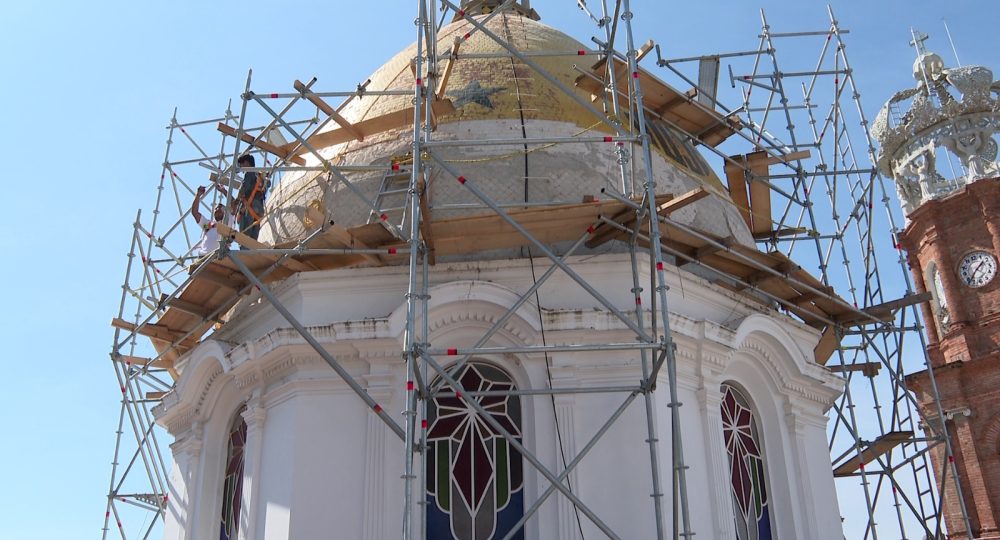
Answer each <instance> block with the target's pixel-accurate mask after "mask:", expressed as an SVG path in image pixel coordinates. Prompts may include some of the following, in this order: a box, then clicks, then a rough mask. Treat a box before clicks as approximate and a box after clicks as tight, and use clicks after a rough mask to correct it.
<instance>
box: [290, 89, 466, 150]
mask: <svg viewBox="0 0 1000 540" xmlns="http://www.w3.org/2000/svg"><path fill="white" fill-rule="evenodd" d="M431 111H432V112H433V113H434V114H435V115H437V116H442V115H445V114H449V113H452V112H454V111H455V106H454V105H453V104H452V103H451V100H448V99H444V100H436V101H432V102H431ZM412 123H413V107H407V108H405V109H403V110H400V111H395V112H391V113H389V114H384V115H382V116H376V117H374V118H366V119H364V120H361V121H360V122H355V123H354V124H353V126H354V128H355V129H356V130H357V131H358V132H360V133H361V134H362V135H363V136H364V137H371V136H372V135H375V134H377V133H382V132H384V131H388V130H390V129H395V128H401V127H404V126H407V125H409V124H412ZM354 138H355V137H354V133H353V132H351V131H348V130H346V129H344V128H340V129H333V130H330V131H324V132H323V133H317V134H314V135H312V136H311V137H309V139H308V143H309V145H310V146H312V147H313V148H317V149H319V148H327V147H330V146H334V145H338V144H341V143H345V142H347V141H351V140H354ZM281 149H282V150H284V151H286V152H288V153H289V154H290V155H293V156H299V155H302V154H305V153H307V152H309V150H307V149H305V148H298V144H297V143H289V144H287V145H285V146H282V147H281Z"/></svg>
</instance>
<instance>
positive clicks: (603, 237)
mask: <svg viewBox="0 0 1000 540" xmlns="http://www.w3.org/2000/svg"><path fill="white" fill-rule="evenodd" d="M635 212H636V211H635V209H633V208H626V209H624V210H622V211H621V212H618V213H617V214H615V215H614V216H613V217H612V218H611V221H614V222H615V223H617V224H619V225H621V226H622V227H625V228H626V229H631V228H632V226H633V225H634V224H635V217H636V215H635ZM626 234H629V233H627V232H625V231H623V230H621V229H619V228H617V227H614V226H611V225H609V224H607V223H600V224H599V225H598V226H597V229H596V230H595V231H594V234H593V235H591V237H590V238H589V239H587V241H586V243H585V244H584V245H586V246H587V247H589V248H594V247H597V246H599V245H601V244H603V243H605V242H608V241H610V240H613V239H615V238H617V237H619V236H623V235H626Z"/></svg>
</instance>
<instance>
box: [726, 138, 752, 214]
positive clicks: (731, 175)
mask: <svg viewBox="0 0 1000 540" xmlns="http://www.w3.org/2000/svg"><path fill="white" fill-rule="evenodd" d="M730 159H732V160H734V161H736V162H737V163H730V162H729V161H726V165H725V167H723V170H724V171H725V172H726V181H727V182H728V183H729V198H730V199H732V201H733V204H734V205H735V206H736V209H737V210H739V211H740V216H742V217H743V221H745V222H746V224H747V228H752V227H753V223H752V222H751V221H750V198H749V197H748V196H747V178H746V172H745V170H744V165H745V163H746V160H744V159H743V156H730Z"/></svg>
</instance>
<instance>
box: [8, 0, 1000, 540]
mask: <svg viewBox="0 0 1000 540" xmlns="http://www.w3.org/2000/svg"><path fill="white" fill-rule="evenodd" d="M339 4H350V5H339ZM950 4H951V5H953V6H956V7H953V8H951V10H949V11H946V8H945V7H944V6H945V4H944V3H941V2H930V1H922V0H921V1H916V0H914V1H902V0H891V1H888V0H887V1H875V2H871V1H868V2H861V1H853V0H846V1H837V2H834V6H833V7H834V10H835V11H836V14H837V16H838V18H839V20H840V22H841V24H842V25H843V26H844V27H846V28H849V29H850V30H851V34H850V35H848V36H847V42H848V44H849V47H850V48H849V50H848V52H849V54H850V58H851V61H852V67H853V68H854V70H855V74H856V77H857V79H858V82H859V84H860V86H861V89H862V93H863V95H862V98H863V100H864V105H865V108H866V112H867V114H868V116H869V118H870V119H871V118H874V115H875V113H876V112H877V110H878V107H879V106H880V105H881V103H882V102H883V101H884V100H885V99H886V98H888V96H889V95H891V93H892V92H894V91H896V90H898V89H901V88H903V87H908V86H910V85H912V78H911V76H910V65H911V63H912V59H913V52H912V49H911V48H910V47H908V46H907V41H908V40H909V27H910V26H916V27H918V28H920V29H922V30H924V31H926V32H928V33H930V34H931V35H932V38H931V41H930V42H929V44H930V46H931V48H933V49H935V50H937V51H938V52H939V53H941V55H942V56H943V57H945V59H946V62H947V63H948V64H949V65H954V59H953V56H952V54H951V51H950V47H949V46H948V43H947V41H946V39H945V37H944V32H943V27H942V24H941V19H942V18H943V17H944V18H947V20H948V23H949V25H950V27H951V30H952V33H953V35H954V38H955V42H956V46H957V47H958V52H959V55H960V57H961V60H962V62H963V63H965V64H970V63H971V64H977V63H978V64H984V65H987V66H989V67H992V68H994V69H996V70H998V71H1000V33H998V32H997V31H996V29H997V28H998V23H1000V15H998V11H997V5H996V4H995V3H994V2H992V1H989V0H979V1H956V2H952V3H950ZM360 5H361V3H360V2H358V3H355V2H351V3H348V2H325V3H320V2H284V3H273V2H272V3H263V2H256V1H244V2H233V1H218V2H191V1H187V0H179V1H176V2H129V3H126V2H120V1H119V2H100V1H99V2H90V3H69V2H66V3H56V2H43V1H37V2H9V3H6V4H5V5H4V6H3V8H2V11H0V13H2V15H0V51H3V52H2V53H0V73H2V74H3V77H2V78H0V102H3V103H5V104H6V105H5V110H4V113H3V117H4V118H5V122H4V123H3V126H2V128H0V148H3V149H4V150H5V152H4V156H5V157H6V161H5V163H4V164H3V170H4V173H3V178H4V186H5V187H6V192H5V193H4V196H3V200H4V201H5V202H6V206H7V207H6V209H5V211H4V212H3V213H2V214H0V216H2V217H0V220H2V223H3V226H4V229H5V230H7V231H8V233H7V234H5V235H2V236H0V248H2V249H3V252H4V253H5V254H6V255H5V261H4V262H5V264H3V265H0V287H2V291H3V295H2V304H0V305H2V306H3V309H2V311H0V317H2V318H3V321H2V324H0V342H2V343H4V344H5V345H6V353H4V354H3V356H2V359H3V364H4V367H5V369H4V376H3V377H0V426H2V430H3V433H5V434H6V436H5V438H4V444H0V486H3V489H2V490H0V538H94V537H95V536H97V535H99V534H100V528H101V526H102V521H103V515H104V507H105V500H104V496H105V494H106V492H107V488H108V479H109V473H110V466H109V462H110V460H111V456H112V450H113V443H114V433H113V432H114V429H115V423H116V420H117V411H118V399H119V396H120V394H119V392H118V388H117V384H116V383H115V381H114V375H113V372H112V369H111V366H110V362H109V360H108V352H109V350H110V347H111V339H112V330H111V328H110V326H109V324H108V322H109V320H110V319H111V318H112V317H113V316H114V315H115V314H116V312H117V305H118V301H119V295H120V285H121V282H122V277H123V272H124V269H125V254H126V252H127V250H128V242H129V239H130V236H131V223H132V221H133V219H134V217H135V211H136V208H138V207H143V208H149V207H150V205H151V203H152V201H153V197H154V195H155V192H154V188H155V185H156V182H157V180H158V177H159V174H160V164H161V161H162V159H163V149H164V141H165V139H166V130H165V129H164V127H165V126H166V124H167V121H168V120H169V118H170V115H171V112H172V111H173V108H174V107H175V106H176V107H179V109H180V115H181V116H182V118H185V119H199V118H208V117H214V116H217V115H218V114H219V113H220V112H221V111H222V110H223V109H224V108H225V105H226V102H227V100H229V99H234V100H238V95H239V93H240V92H241V91H242V88H243V84H244V80H245V77H246V71H247V69H248V68H251V67H252V68H253V69H254V74H255V84H254V88H255V89H256V90H259V91H265V90H266V91H290V90H291V82H292V81H293V80H295V79H302V80H307V79H308V78H310V77H312V76H317V77H319V81H320V82H319V84H318V87H319V88H325V89H348V88H352V87H353V86H354V85H355V84H357V83H358V82H361V81H363V80H364V79H365V78H366V77H367V75H368V73H370V72H371V71H372V70H374V69H375V68H376V67H377V66H379V65H380V64H381V63H382V62H383V61H385V60H387V59H388V58H390V57H391V56H392V55H393V54H394V53H395V52H397V51H398V50H400V49H402V48H403V47H404V46H406V45H407V44H408V43H410V42H411V41H412V40H413V36H414V30H413V25H412V21H413V18H414V14H413V12H414V9H415V5H416V3H415V2H406V3H404V2H382V3H374V2H370V3H367V4H366V5H368V6H372V7H360ZM590 5H591V8H592V9H593V10H595V11H598V10H599V3H598V2H597V1H596V0H592V1H591V2H590ZM534 7H535V8H536V9H537V10H538V11H539V12H540V13H541V15H542V20H543V22H545V23H547V24H549V25H552V26H555V27H557V28H560V29H563V30H565V31H567V32H568V33H570V34H571V35H573V36H574V37H576V38H577V39H580V40H581V41H584V42H585V43H589V36H591V35H593V33H594V31H593V29H592V26H590V25H589V23H588V21H587V20H586V18H585V17H584V16H583V15H582V14H581V12H580V11H579V10H578V9H577V8H576V7H575V3H574V2H573V1H570V0H564V1H558V2H557V1H548V2H543V1H538V2H536V3H535V4H534ZM760 7H763V8H764V9H765V10H767V13H768V17H769V19H770V22H771V24H772V26H773V27H774V30H776V31H794V30H803V29H807V30H821V29H824V28H825V27H826V25H827V18H826V10H825V6H824V4H821V3H818V2H816V3H814V2H805V1H801V0H800V1H795V0H784V1H768V2H751V1H742V0H741V1H738V2H737V1H725V2H724V1H703V2H678V1H666V0H657V1H652V0H645V1H644V0H635V1H634V2H633V10H634V11H635V13H636V21H635V34H636V40H637V41H639V42H642V41H645V40H646V39H649V38H652V39H654V40H655V41H656V42H657V43H659V44H661V47H662V48H663V50H664V54H665V55H666V56H670V57H680V56H689V55H696V54H707V53H713V52H722V51H730V50H746V49H753V48H755V47H756V39H757V38H756V36H757V33H758V31H759V15H758V13H757V10H758V9H759V8H760ZM786 52H787V53H789V54H795V53H796V51H795V50H794V49H793V50H790V51H779V54H782V53H786ZM647 62H648V60H647ZM651 65H652V63H651V62H649V66H650V68H651V69H655V68H652V67H651ZM723 70H725V67H723Z"/></svg>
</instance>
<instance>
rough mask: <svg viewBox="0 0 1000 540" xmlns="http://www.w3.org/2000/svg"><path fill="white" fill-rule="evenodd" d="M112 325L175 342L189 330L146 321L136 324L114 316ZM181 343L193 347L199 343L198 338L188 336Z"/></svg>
mask: <svg viewBox="0 0 1000 540" xmlns="http://www.w3.org/2000/svg"><path fill="white" fill-rule="evenodd" d="M111 326H114V327H115V328H121V329H122V330H128V331H129V332H133V331H134V332H135V333H136V334H139V335H141V336H146V337H149V338H156V339H160V340H163V341H169V342H171V343H172V342H175V341H177V340H179V339H180V338H181V337H182V336H183V335H184V334H186V333H187V332H182V331H179V330H174V329H172V328H168V327H167V326H164V325H162V324H157V323H146V324H144V325H142V326H136V325H134V324H132V323H130V322H128V321H126V320H124V319H119V318H117V317H116V318H114V319H111ZM179 344H180V345H184V346H188V347H193V346H195V345H197V344H198V340H197V338H194V337H192V336H188V337H187V338H185V339H184V340H183V341H181V342H180V343H179Z"/></svg>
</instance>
